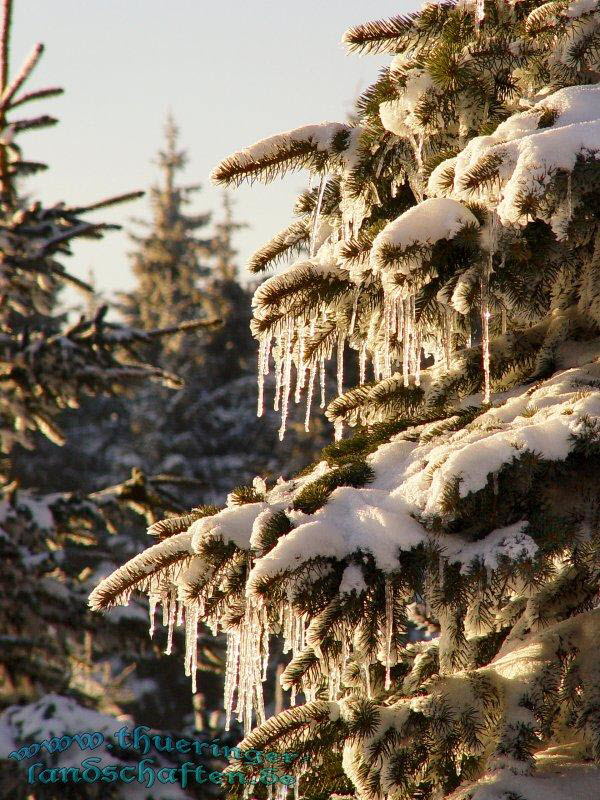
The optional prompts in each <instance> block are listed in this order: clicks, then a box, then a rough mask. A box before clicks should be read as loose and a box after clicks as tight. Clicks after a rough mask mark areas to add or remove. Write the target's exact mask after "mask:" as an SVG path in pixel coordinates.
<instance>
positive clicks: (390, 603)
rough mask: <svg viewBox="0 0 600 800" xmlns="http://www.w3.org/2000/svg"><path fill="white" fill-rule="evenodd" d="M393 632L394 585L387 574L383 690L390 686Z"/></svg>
mask: <svg viewBox="0 0 600 800" xmlns="http://www.w3.org/2000/svg"><path fill="white" fill-rule="evenodd" d="M393 633H394V585H393V583H392V580H391V578H390V577H389V575H386V577H385V690H386V692H387V691H388V689H389V688H390V686H391V678H390V668H391V665H392V636H393Z"/></svg>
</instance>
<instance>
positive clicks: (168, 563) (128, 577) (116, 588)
mask: <svg viewBox="0 0 600 800" xmlns="http://www.w3.org/2000/svg"><path fill="white" fill-rule="evenodd" d="M191 542H192V534H191V533H189V532H187V531H186V532H185V533H179V534H176V535H174V536H170V537H169V538H168V539H165V540H164V541H162V542H160V543H159V544H155V545H153V546H152V547H149V548H148V549H147V550H144V552H143V553H140V555H138V556H136V557H135V558H133V559H132V560H131V561H128V562H127V563H126V564H124V565H123V566H122V567H120V568H119V569H118V570H116V572H113V573H112V575H109V576H108V578H105V579H104V580H103V581H101V583H99V584H98V586H97V587H96V588H95V589H94V591H93V592H92V593H91V595H90V599H89V605H90V608H91V609H92V610H94V611H99V610H101V609H108V608H112V607H113V606H115V605H119V604H121V605H127V603H128V602H129V597H130V595H131V592H132V591H133V589H137V590H139V591H148V592H151V591H152V590H153V589H154V590H158V588H159V584H160V582H161V579H162V578H165V577H167V576H171V577H172V576H173V570H174V568H175V567H179V568H181V566H182V565H183V564H184V563H185V562H186V561H188V560H189V559H191V558H192V556H193V552H192V550H191Z"/></svg>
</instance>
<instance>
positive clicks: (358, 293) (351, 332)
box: [348, 289, 360, 336]
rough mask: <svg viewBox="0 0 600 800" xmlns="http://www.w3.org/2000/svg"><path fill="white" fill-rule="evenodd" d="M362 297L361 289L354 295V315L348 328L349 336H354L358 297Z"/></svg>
mask: <svg viewBox="0 0 600 800" xmlns="http://www.w3.org/2000/svg"><path fill="white" fill-rule="evenodd" d="M359 297H360V289H357V290H356V294H355V295H354V303H353V304H352V316H351V318H350V328H349V330H348V336H352V334H353V333H354V326H355V325H356V313H357V311H358V298H359Z"/></svg>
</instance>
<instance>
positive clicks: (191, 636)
mask: <svg viewBox="0 0 600 800" xmlns="http://www.w3.org/2000/svg"><path fill="white" fill-rule="evenodd" d="M199 617H200V609H199V608H198V606H194V607H193V608H190V607H189V606H188V608H186V615H185V674H186V675H187V676H188V677H189V676H190V675H191V677H192V692H193V693H194V694H195V693H196V677H197V671H198V619H199Z"/></svg>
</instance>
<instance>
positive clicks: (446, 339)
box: [443, 308, 452, 370]
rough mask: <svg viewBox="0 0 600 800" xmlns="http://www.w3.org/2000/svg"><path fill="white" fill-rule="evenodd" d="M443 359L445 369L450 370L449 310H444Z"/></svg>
mask: <svg viewBox="0 0 600 800" xmlns="http://www.w3.org/2000/svg"><path fill="white" fill-rule="evenodd" d="M443 325H444V332H443V343H444V358H445V360H446V369H448V370H449V369H450V365H451V364H452V312H451V311H450V309H449V308H446V309H445V310H444V323H443Z"/></svg>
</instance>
